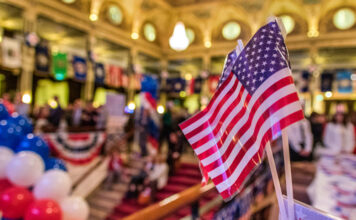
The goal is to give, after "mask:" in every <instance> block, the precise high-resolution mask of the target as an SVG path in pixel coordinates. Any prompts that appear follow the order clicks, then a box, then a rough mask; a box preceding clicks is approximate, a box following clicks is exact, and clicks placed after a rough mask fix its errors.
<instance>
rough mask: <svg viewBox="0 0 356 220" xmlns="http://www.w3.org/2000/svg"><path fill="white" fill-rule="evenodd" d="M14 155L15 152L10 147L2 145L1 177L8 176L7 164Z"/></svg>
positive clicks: (0, 148) (0, 153)
mask: <svg viewBox="0 0 356 220" xmlns="http://www.w3.org/2000/svg"><path fill="white" fill-rule="evenodd" d="M13 157H14V152H13V151H12V150H11V149H10V148H8V147H3V146H0V179H3V178H5V177H6V166H7V164H8V163H9V162H10V161H11V159H12V158H13Z"/></svg>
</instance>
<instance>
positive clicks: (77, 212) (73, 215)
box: [60, 196, 89, 220]
mask: <svg viewBox="0 0 356 220" xmlns="http://www.w3.org/2000/svg"><path fill="white" fill-rule="evenodd" d="M60 206H61V208H62V214H63V220H86V219H88V216H89V206H88V203H87V202H86V201H85V200H84V199H83V198H82V197H78V196H70V197H67V198H65V199H63V200H62V201H61V202H60Z"/></svg>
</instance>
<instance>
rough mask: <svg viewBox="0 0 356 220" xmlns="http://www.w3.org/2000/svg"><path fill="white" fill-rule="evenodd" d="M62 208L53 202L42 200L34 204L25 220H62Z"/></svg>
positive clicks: (27, 212) (28, 210)
mask: <svg viewBox="0 0 356 220" xmlns="http://www.w3.org/2000/svg"><path fill="white" fill-rule="evenodd" d="M61 219H62V210H61V207H60V206H59V205H58V203H56V202H55V201H53V200H50V199H42V200H37V201H35V202H33V203H32V204H31V205H30V206H29V207H28V209H27V211H26V214H25V217H24V220H61Z"/></svg>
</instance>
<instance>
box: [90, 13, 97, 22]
mask: <svg viewBox="0 0 356 220" xmlns="http://www.w3.org/2000/svg"><path fill="white" fill-rule="evenodd" d="M89 19H90V20H91V21H96V20H98V15H97V14H90V16H89Z"/></svg>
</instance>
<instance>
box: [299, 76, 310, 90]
mask: <svg viewBox="0 0 356 220" xmlns="http://www.w3.org/2000/svg"><path fill="white" fill-rule="evenodd" d="M310 78H311V74H310V73H309V72H308V71H303V72H302V73H301V75H300V81H299V85H298V88H299V91H300V92H309V84H310Z"/></svg>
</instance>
